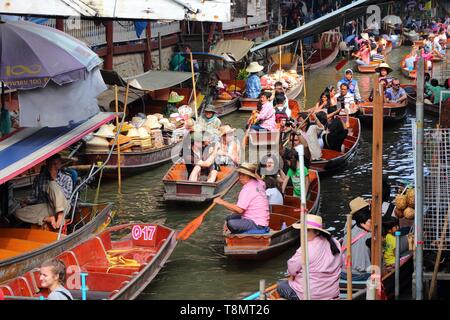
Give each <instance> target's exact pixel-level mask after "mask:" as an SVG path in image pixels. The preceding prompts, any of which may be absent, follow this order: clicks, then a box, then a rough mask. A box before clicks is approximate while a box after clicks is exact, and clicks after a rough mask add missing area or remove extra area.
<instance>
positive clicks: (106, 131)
mask: <svg viewBox="0 0 450 320" xmlns="http://www.w3.org/2000/svg"><path fill="white" fill-rule="evenodd" d="M94 136H97V137H103V138H114V136H115V134H114V132H113V130H112V129H111V127H110V126H109V125H107V124H104V125H102V126H101V127H100V129H99V130H98V131H97V132H96V133H94Z"/></svg>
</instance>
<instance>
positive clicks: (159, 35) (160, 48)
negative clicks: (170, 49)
mask: <svg viewBox="0 0 450 320" xmlns="http://www.w3.org/2000/svg"><path fill="white" fill-rule="evenodd" d="M158 51H159V52H158V54H159V70H160V71H161V70H162V41H161V32H158Z"/></svg>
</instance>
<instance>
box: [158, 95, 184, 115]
mask: <svg viewBox="0 0 450 320" xmlns="http://www.w3.org/2000/svg"><path fill="white" fill-rule="evenodd" d="M183 99H184V96H180V95H179V94H178V93H177V92H175V91H172V92H170V94H169V99H167V105H166V106H165V107H164V111H163V115H164V117H166V118H170V115H171V114H173V113H177V112H178V107H177V104H178V103H180V102H181V101H183Z"/></svg>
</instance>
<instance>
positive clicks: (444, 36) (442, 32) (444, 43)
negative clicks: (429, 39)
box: [439, 24, 450, 49]
mask: <svg viewBox="0 0 450 320" xmlns="http://www.w3.org/2000/svg"><path fill="white" fill-rule="evenodd" d="M448 27H449V28H450V24H449V26H448ZM439 39H440V40H441V42H442V48H443V49H447V33H446V31H445V28H441V29H440V30H439Z"/></svg>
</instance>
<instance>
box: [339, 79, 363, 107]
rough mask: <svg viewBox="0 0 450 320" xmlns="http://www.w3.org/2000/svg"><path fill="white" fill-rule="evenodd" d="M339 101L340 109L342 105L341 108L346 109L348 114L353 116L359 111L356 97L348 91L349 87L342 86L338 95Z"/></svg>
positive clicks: (343, 84)
mask: <svg viewBox="0 0 450 320" xmlns="http://www.w3.org/2000/svg"><path fill="white" fill-rule="evenodd" d="M336 98H337V101H338V109H339V104H341V108H344V109H345V111H346V113H349V114H353V113H356V112H357V111H358V107H357V106H356V104H355V96H354V95H353V94H351V93H350V92H349V91H348V85H347V84H345V83H342V84H341V86H340V92H339V93H338V94H337V95H336Z"/></svg>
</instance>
